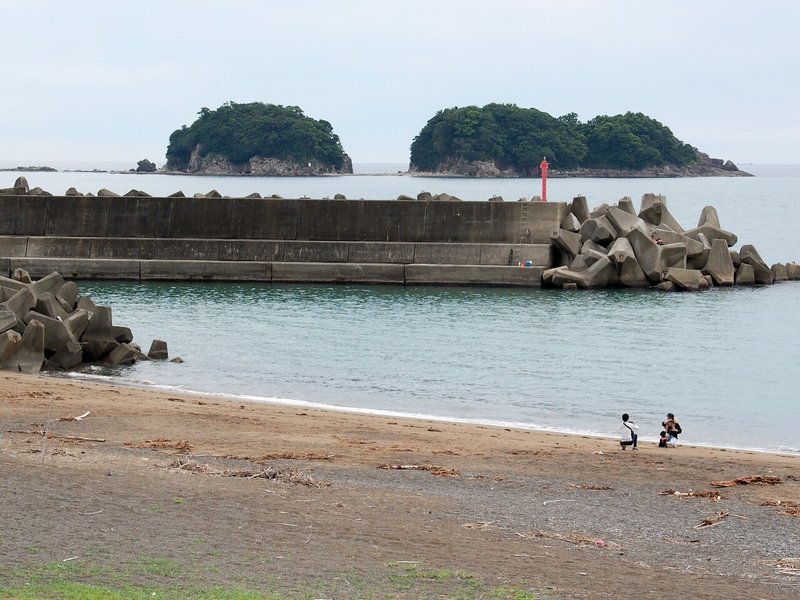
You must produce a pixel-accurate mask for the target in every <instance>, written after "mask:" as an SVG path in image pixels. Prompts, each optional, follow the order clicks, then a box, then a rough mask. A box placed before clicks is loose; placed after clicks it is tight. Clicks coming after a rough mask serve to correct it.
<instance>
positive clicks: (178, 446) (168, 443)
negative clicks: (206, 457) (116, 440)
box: [125, 438, 194, 453]
mask: <svg viewBox="0 0 800 600" xmlns="http://www.w3.org/2000/svg"><path fill="white" fill-rule="evenodd" d="M125 445H126V446H128V447H129V448H168V449H170V450H177V451H178V452H182V453H187V452H190V451H191V450H192V448H193V447H194V446H192V445H191V444H190V443H189V442H188V441H187V440H168V439H165V438H158V439H155V440H145V441H144V442H142V443H140V444H137V443H134V442H126V443H125Z"/></svg>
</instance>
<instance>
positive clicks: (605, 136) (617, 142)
mask: <svg viewBox="0 0 800 600" xmlns="http://www.w3.org/2000/svg"><path fill="white" fill-rule="evenodd" d="M585 135H586V141H587V144H588V147H589V151H588V153H587V154H586V165H585V166H587V167H593V168H616V169H642V168H644V167H654V166H660V165H665V164H670V165H677V166H680V167H683V166H687V165H690V164H692V163H693V162H695V161H696V160H697V151H696V150H695V149H694V148H692V147H691V146H689V145H688V144H684V143H683V142H681V141H680V140H678V139H677V138H676V137H675V136H674V135H673V134H672V131H670V129H669V128H668V127H665V126H664V125H662V124H661V123H659V122H658V121H656V120H655V119H651V118H650V117H648V116H646V115H643V114H642V113H632V112H628V113H625V114H624V115H616V116H613V117H607V116H599V117H595V118H594V119H592V120H591V121H589V122H588V123H586V125H585Z"/></svg>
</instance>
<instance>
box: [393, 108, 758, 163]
mask: <svg viewBox="0 0 800 600" xmlns="http://www.w3.org/2000/svg"><path fill="white" fill-rule="evenodd" d="M542 157H546V158H547V160H548V162H549V164H550V171H549V176H550V177H619V178H627V177H637V178H641V177H708V176H724V177H737V176H745V177H747V176H751V175H750V173H745V172H744V171H740V170H739V169H738V167H737V166H736V165H735V164H733V163H732V162H731V161H726V160H722V159H718V158H711V157H710V156H709V155H708V154H705V153H703V152H700V151H699V150H697V149H696V148H694V147H692V146H690V145H689V144H686V143H684V142H682V141H680V140H679V139H677V138H676V137H675V136H674V135H673V134H672V131H670V129H669V128H668V127H666V126H664V125H663V124H661V123H659V122H658V121H656V120H655V119H652V118H650V117H648V116H646V115H643V114H642V113H632V112H628V113H625V114H624V115H615V116H610V117H609V116H597V117H595V118H594V119H591V120H590V121H588V122H586V123H581V122H580V121H579V120H578V116H577V115H576V114H575V113H570V114H567V115H564V116H561V117H553V116H551V115H549V114H547V113H545V112H542V111H540V110H536V109H535V108H519V107H517V106H516V105H513V104H487V105H486V106H484V107H478V106H467V107H463V108H449V109H446V110H442V111H439V112H438V113H436V115H435V116H434V117H433V118H431V119H430V120H429V121H428V123H427V124H426V125H425V126H424V127H423V128H422V130H421V131H420V133H419V135H417V137H415V138H414V142H413V143H412V144H411V163H410V165H409V170H410V171H411V173H414V174H422V175H452V176H461V177H539V176H540V172H539V164H540V163H541V161H542Z"/></svg>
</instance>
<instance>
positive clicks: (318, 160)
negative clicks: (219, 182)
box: [163, 102, 353, 176]
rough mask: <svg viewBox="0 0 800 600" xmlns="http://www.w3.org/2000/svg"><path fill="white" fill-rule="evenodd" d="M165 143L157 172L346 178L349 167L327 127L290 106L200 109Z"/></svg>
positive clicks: (232, 104)
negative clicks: (161, 165) (162, 163)
mask: <svg viewBox="0 0 800 600" xmlns="http://www.w3.org/2000/svg"><path fill="white" fill-rule="evenodd" d="M199 115H200V116H199V117H198V119H197V120H196V121H195V122H194V123H192V125H191V126H190V127H186V126H185V125H184V126H183V127H182V128H181V129H177V130H175V131H174V132H173V133H172V135H171V136H170V138H169V146H168V148H167V164H166V165H165V166H164V169H163V172H175V173H188V174H192V175H262V176H309V175H327V174H345V173H348V174H351V173H352V172H353V163H352V161H351V160H350V157H349V156H348V155H347V154H345V152H344V150H343V149H342V144H341V142H340V140H339V136H337V135H336V134H335V133H333V127H332V126H331V124H330V123H329V122H328V121H325V120H321V119H320V120H315V119H312V118H310V117H307V116H306V115H304V114H303V111H302V110H301V109H300V108H299V107H296V106H279V105H275V104H264V103H261V102H252V103H249V104H237V103H235V102H228V103H226V104H224V105H223V106H221V107H220V108H218V109H216V110H210V109H208V108H203V109H201V110H200V112H199Z"/></svg>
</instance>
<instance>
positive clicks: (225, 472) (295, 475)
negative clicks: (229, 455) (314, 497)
mask: <svg viewBox="0 0 800 600" xmlns="http://www.w3.org/2000/svg"><path fill="white" fill-rule="evenodd" d="M167 467H168V468H169V469H170V470H172V471H179V472H184V473H195V474H199V475H214V476H217V477H241V478H244V479H274V480H277V481H284V482H287V483H298V484H300V485H306V486H309V487H316V488H321V487H327V486H329V485H330V484H329V483H322V482H317V481H314V480H313V479H311V477H308V476H307V475H305V474H304V473H301V472H300V471H298V470H297V469H285V470H282V471H276V470H273V469H272V467H267V468H266V469H260V470H252V469H215V468H214V467H212V466H211V465H209V464H205V463H198V462H196V461H193V460H186V459H184V458H178V459H175V460H173V461H172V462H170V463H169V464H168V465H167Z"/></svg>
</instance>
